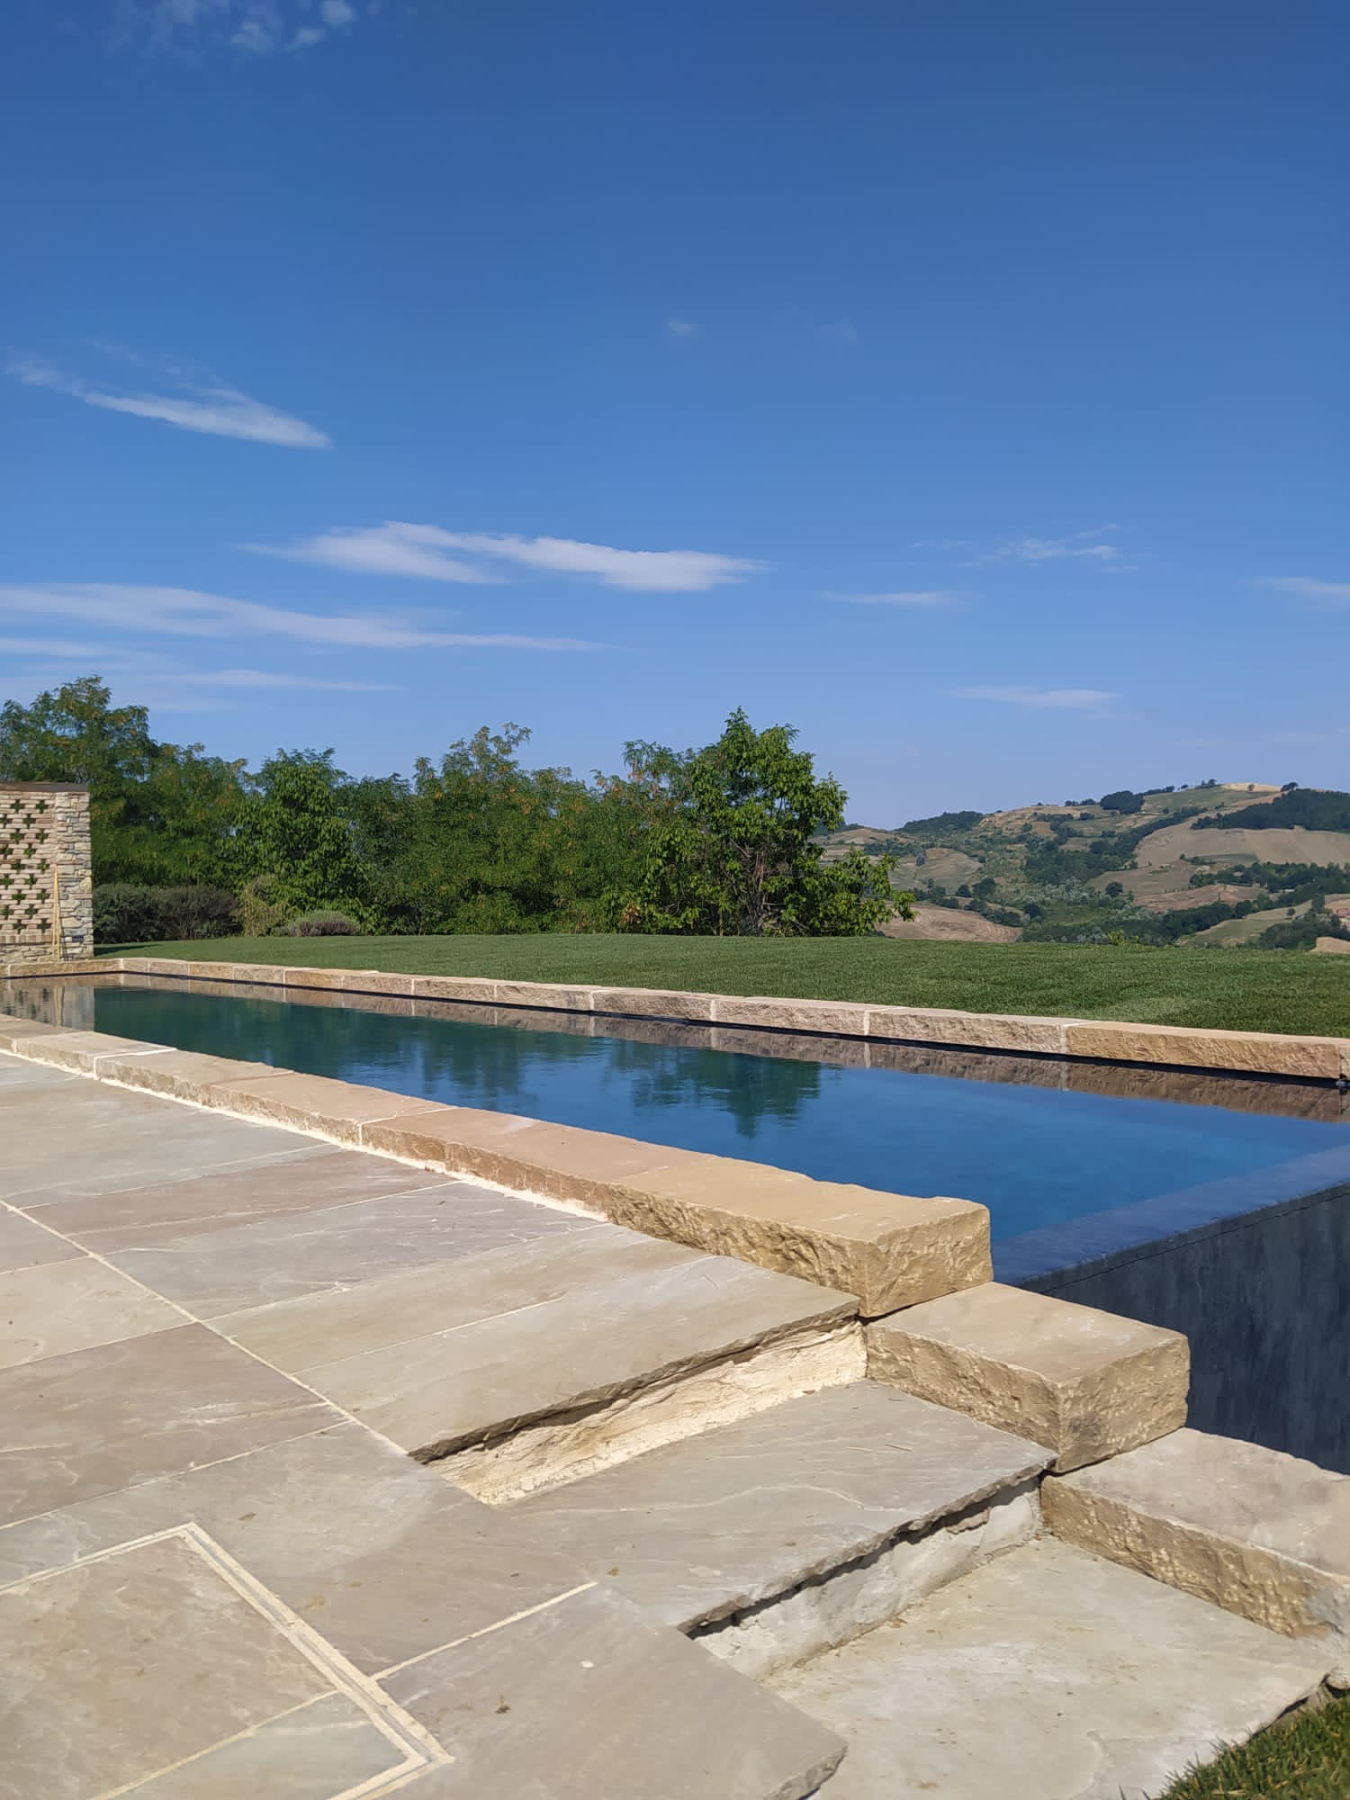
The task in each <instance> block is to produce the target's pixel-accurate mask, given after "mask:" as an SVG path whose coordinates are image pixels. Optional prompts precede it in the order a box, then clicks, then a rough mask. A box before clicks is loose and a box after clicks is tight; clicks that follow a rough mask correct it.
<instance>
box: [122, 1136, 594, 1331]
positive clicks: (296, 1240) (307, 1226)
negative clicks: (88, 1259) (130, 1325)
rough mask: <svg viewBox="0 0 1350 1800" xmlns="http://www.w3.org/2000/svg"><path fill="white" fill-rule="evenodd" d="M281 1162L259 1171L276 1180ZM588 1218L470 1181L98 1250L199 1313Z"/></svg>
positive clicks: (263, 1178) (283, 1296) (260, 1302)
mask: <svg viewBox="0 0 1350 1800" xmlns="http://www.w3.org/2000/svg"><path fill="white" fill-rule="evenodd" d="M288 1177H289V1170H286V1171H285V1172H284V1173H282V1174H277V1175H273V1174H271V1173H270V1172H260V1173H259V1175H258V1179H259V1181H260V1182H261V1183H264V1184H266V1183H269V1182H271V1181H277V1182H282V1181H285V1180H286V1179H287V1178H288ZM588 1223H589V1221H587V1220H585V1219H583V1218H580V1217H579V1216H577V1215H575V1214H572V1213H565V1212H558V1211H553V1210H551V1209H549V1208H546V1207H541V1206H537V1205H535V1204H534V1203H532V1202H531V1201H528V1200H518V1199H513V1198H512V1197H511V1196H510V1195H507V1194H498V1193H493V1192H491V1191H489V1190H487V1189H484V1188H481V1187H478V1186H475V1185H474V1184H472V1183H470V1182H455V1181H444V1182H440V1183H438V1184H432V1185H430V1186H422V1187H418V1188H415V1189H414V1191H413V1192H411V1193H394V1194H385V1195H381V1196H379V1197H378V1198H376V1199H373V1200H348V1201H346V1202H344V1203H342V1204H340V1205H337V1206H315V1207H309V1208H306V1209H304V1210H303V1211H295V1212H285V1213H274V1214H272V1215H271V1216H270V1217H267V1218H259V1219H253V1220H250V1221H249V1222H248V1223H246V1224H243V1225H234V1226H230V1227H228V1228H227V1229H225V1230H223V1231H206V1232H199V1233H191V1232H190V1233H188V1234H185V1235H183V1236H181V1237H162V1238H160V1239H159V1241H158V1242H157V1243H155V1244H153V1245H152V1246H151V1247H149V1248H147V1249H136V1248H126V1247H117V1248H110V1249H105V1251H104V1254H105V1255H106V1256H107V1257H108V1260H109V1261H110V1262H111V1263H113V1264H114V1266H115V1267H117V1268H119V1269H123V1270H125V1271H126V1272H127V1273H128V1274H131V1275H134V1276H135V1277H136V1278H137V1280H138V1281H143V1282H145V1283H146V1285H147V1286H149V1287H152V1288H154V1289H155V1290H156V1292H158V1293H161V1294H165V1295H167V1296H168V1298H169V1299H171V1300H174V1301H176V1302H177V1304H178V1305H180V1306H182V1307H185V1308H186V1309H187V1310H188V1311H189V1312H191V1313H194V1314H195V1315H196V1316H197V1317H199V1318H205V1319H209V1318H215V1317H217V1316H219V1315H220V1314H222V1313H229V1312H238V1311H241V1310H242V1309H244V1308H245V1307H251V1306H264V1305H267V1304H269V1303H271V1302H274V1301H279V1300H291V1299H296V1298H298V1297H300V1296H302V1295H306V1294H315V1293H321V1292H325V1291H331V1290H333V1289H337V1288H342V1287H349V1286H351V1285H352V1284H353V1283H358V1282H363V1281H368V1280H371V1279H373V1278H375V1277H378V1276H381V1275H390V1274H394V1273H397V1272H398V1271H399V1270H401V1269H415V1268H421V1267H425V1266H426V1265H427V1264H428V1263H436V1262H450V1261H456V1260H458V1259H460V1258H463V1257H472V1256H474V1255H476V1254H479V1253H481V1252H483V1251H485V1250H496V1249H500V1248H501V1247H502V1246H504V1245H509V1244H525V1243H529V1242H530V1241H532V1240H533V1239H536V1238H539V1237H544V1236H549V1235H565V1234H567V1233H569V1232H571V1231H575V1230H576V1229H577V1227H578V1226H584V1225H586V1224H588Z"/></svg>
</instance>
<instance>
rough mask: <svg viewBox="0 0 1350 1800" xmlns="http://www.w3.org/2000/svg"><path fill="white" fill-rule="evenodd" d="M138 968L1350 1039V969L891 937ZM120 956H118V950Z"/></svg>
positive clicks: (403, 943) (1297, 961) (268, 952)
mask: <svg viewBox="0 0 1350 1800" xmlns="http://www.w3.org/2000/svg"><path fill="white" fill-rule="evenodd" d="M118 950H120V952H121V953H122V954H127V955H130V954H136V955H145V956H172V957H188V958H196V959H208V958H209V959H210V960H212V961H215V960H220V961H224V962H252V963H296V964H307V965H310V966H313V967H319V968H350V969H386V970H389V971H391V972H396V973H411V974H422V975H481V976H486V977H489V978H495V979H497V980H502V981H507V980H519V981H557V982H574V983H578V984H581V985H586V986H597V987H602V986H616V987H659V988H692V989H697V990H701V991H703V992H708V993H720V994H768V995H776V996H779V997H782V998H793V999H802V998H810V999H820V1000H855V1001H866V1002H870V1003H871V1004H873V1005H878V1006H880V1005H888V1004H889V1005H899V1006H939V1007H941V1006H951V1007H959V1008H961V1009H963V1010H965V1011H970V1012H1010V1013H1040V1014H1061V1015H1067V1016H1068V1017H1071V1018H1094V1019H1132V1020H1137V1021H1139V1022H1141V1023H1146V1024H1155V1023H1156V1024H1165V1025H1196V1026H1202V1027H1210V1028H1221V1029H1229V1030H1234V1031H1283V1032H1302V1033H1311V1034H1314V1035H1329V1036H1332V1037H1342V1036H1350V957H1345V958H1337V957H1331V956H1326V957H1323V956H1308V955H1297V954H1295V953H1293V952H1275V951H1259V950H1245V951H1244V950H1223V951H1186V950H1154V949H1143V948H1134V947H1130V948H1114V947H1098V946H1093V945H1086V944H944V943H924V942H922V941H920V942H914V941H909V942H906V941H903V940H895V939H891V938H879V937H866V938H795V939H785V938H772V939H769V938H678V937H641V936H633V937H624V936H601V935H596V936H583V935H576V936H573V935H562V934H558V935H552V934H547V935H539V936H530V935H526V936H513V937H469V936H464V937H386V938H380V937H369V938H228V939H211V940H207V941H202V942H196V943H187V944H140V945H124V946H119V947H118ZM111 953H113V954H116V953H117V951H112V952H111Z"/></svg>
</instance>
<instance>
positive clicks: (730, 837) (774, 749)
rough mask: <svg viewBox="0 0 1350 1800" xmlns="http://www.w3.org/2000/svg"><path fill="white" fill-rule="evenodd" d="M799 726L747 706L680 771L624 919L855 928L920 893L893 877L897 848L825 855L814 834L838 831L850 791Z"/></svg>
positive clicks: (739, 928)
mask: <svg viewBox="0 0 1350 1800" xmlns="http://www.w3.org/2000/svg"><path fill="white" fill-rule="evenodd" d="M795 738H796V733H795V731H794V730H793V729H792V728H791V727H790V726H786V725H773V726H770V727H769V728H768V729H767V730H765V731H759V732H757V731H755V729H754V728H753V727H752V725H751V724H750V721H749V719H748V718H747V717H746V715H745V713H744V711H742V710H740V709H738V710H737V711H736V712H734V713H732V715H731V716H730V718H729V719H728V720H727V723H726V729H725V730H724V731H723V733H722V736H721V737H720V738H719V739H718V740H717V742H716V743H715V744H710V745H708V746H707V748H706V749H704V750H700V751H699V752H698V753H697V755H695V756H694V757H692V758H691V759H690V760H689V762H688V763H687V765H686V766H685V767H684V769H683V770H682V771H681V785H682V787H683V789H684V793H683V804H680V805H678V806H677V807H676V808H675V809H674V810H672V811H671V812H670V814H669V815H668V816H666V817H664V818H661V819H658V820H657V821H656V822H655V823H654V824H653V825H652V826H651V827H650V830H649V833H648V836H647V843H646V848H647V857H646V867H645V870H644V872H643V876H642V880H641V882H640V884H639V886H638V889H637V891H636V892H635V893H634V894H633V895H632V896H631V897H630V899H629V901H628V904H627V906H626V908H625V909H624V913H623V920H622V922H623V923H624V924H625V926H626V927H627V928H628V929H630V930H639V931H657V932H689V933H700V934H707V935H711V936H717V937H723V936H746V937H769V936H773V937H778V936H782V937H792V936H822V937H823V936H856V935H859V934H862V933H865V932H868V931H872V930H874V929H875V928H876V926H877V925H879V924H880V923H881V922H882V921H883V920H884V919H887V918H890V917H891V916H892V915H893V914H895V913H896V912H900V913H901V914H902V915H903V916H905V917H908V916H910V912H909V908H910V905H911V903H912V901H913V895H912V894H896V893H894V892H893V891H892V889H891V885H890V876H891V872H892V870H893V868H894V866H895V858H894V857H891V856H880V857H876V858H869V857H866V856H864V855H863V854H862V852H861V851H860V850H858V849H857V848H856V847H854V848H852V849H850V850H849V852H848V853H847V855H845V856H844V857H843V858H841V859H840V860H838V861H835V862H830V863H827V862H825V861H824V860H823V850H822V846H821V845H820V844H819V843H816V842H814V841H813V839H814V837H815V835H816V834H817V833H822V832H831V831H837V830H838V829H839V828H840V825H841V824H842V821H843V818H844V803H845V798H846V796H845V794H844V792H843V789H842V788H841V787H840V786H839V783H838V782H837V781H835V780H834V779H833V777H830V776H826V777H824V778H823V779H818V778H817V776H816V774H815V767H814V762H813V759H812V757H811V756H810V754H809V753H808V752H806V751H802V750H795V749H794V748H793V743H794V740H795Z"/></svg>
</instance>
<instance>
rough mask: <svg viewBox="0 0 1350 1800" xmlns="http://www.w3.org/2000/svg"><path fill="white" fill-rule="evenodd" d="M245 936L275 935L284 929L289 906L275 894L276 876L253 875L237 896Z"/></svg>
mask: <svg viewBox="0 0 1350 1800" xmlns="http://www.w3.org/2000/svg"><path fill="white" fill-rule="evenodd" d="M239 909H240V911H241V912H242V913H243V916H244V936H245V937H275V936H276V935H277V933H278V932H280V931H282V930H284V928H285V925H286V915H287V913H288V912H289V910H290V909H289V908H288V907H287V906H286V904H285V902H284V901H283V900H281V899H279V898H278V896H277V882H276V877H275V876H272V875H255V876H254V877H253V880H252V881H248V882H245V883H244V888H243V892H242V893H241V894H240V896H239Z"/></svg>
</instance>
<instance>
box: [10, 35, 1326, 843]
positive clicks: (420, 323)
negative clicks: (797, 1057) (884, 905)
mask: <svg viewBox="0 0 1350 1800" xmlns="http://www.w3.org/2000/svg"><path fill="white" fill-rule="evenodd" d="M0 31H2V34H3V40H4V41H3V55H0V65H3V73H2V74H0V84H3V85H2V87H0V158H3V166H4V167H5V169H6V171H7V179H6V181H5V183H4V186H3V193H2V194H0V241H3V243H4V246H5V261H6V266H7V278H6V280H5V281H4V283H3V287H2V288H0V350H3V355H4V359H5V361H4V367H5V374H4V376H3V378H2V379H0V399H2V400H3V407H4V429H3V448H2V449H0V455H2V456H3V466H2V467H0V513H2V515H3V532H2V533H0V693H3V694H4V695H6V696H17V697H19V698H23V699H26V698H29V697H31V695H32V694H33V693H35V692H36V691H37V690H38V689H39V688H40V687H41V686H44V685H49V684H51V683H53V682H55V681H57V680H60V679H62V678H63V677H64V676H67V675H70V674H75V673H86V672H91V671H99V672H102V673H104V674H105V675H106V676H107V677H108V679H109V680H110V681H111V682H112V685H113V688H114V692H115V694H116V696H117V698H118V699H119V700H122V701H128V700H143V701H145V702H147V703H148V704H149V705H150V707H151V710H152V725H153V728H154V729H155V730H156V731H157V733H158V734H159V735H161V736H164V737H169V738H172V739H174V740H175V741H186V740H191V739H202V740H204V741H205V742H206V743H207V745H208V747H210V748H212V749H216V750H219V751H221V752H223V753H228V754H245V755H248V756H250V757H252V758H255V759H256V758H257V757H259V756H261V755H264V754H266V753H267V752H268V751H269V750H271V749H273V748H275V747H276V746H277V745H279V744H285V745H288V746H289V745H317V746H321V747H322V746H326V745H330V744H331V745H333V746H334V747H335V749H336V751H337V754H338V759H339V761H340V763H341V764H342V765H343V766H344V767H346V768H348V769H351V770H353V771H354V772H368V771H369V772H383V771H387V770H389V769H392V768H403V769H407V768H408V767H409V766H410V764H411V761H412V759H413V757H414V756H415V755H418V754H423V753H425V754H432V755H435V754H437V753H438V752H439V751H440V750H441V749H443V748H444V747H445V745H446V744H448V743H449V742H450V741H451V740H452V739H454V738H457V737H459V736H461V735H464V734H467V733H468V732H470V731H472V730H473V729H474V728H475V727H476V726H477V725H478V724H480V723H484V722H490V723H500V722H502V721H504V720H507V719H510V720H515V721H518V722H521V723H524V724H527V725H530V726H531V727H532V728H533V730H534V733H535V737H534V742H533V745H532V752H533V754H534V755H535V757H536V758H537V760H539V761H541V762H559V763H566V764H569V765H571V766H572V767H574V768H576V769H578V770H582V771H585V770H590V769H592V768H597V767H598V768H606V769H608V768H614V767H617V766H618V763H619V759H620V746H621V744H622V742H623V741H624V740H625V739H626V738H630V737H646V738H655V739H658V740H663V741H667V742H672V743H675V744H678V745H684V744H688V743H694V742H704V741H706V740H707V739H708V738H709V737H711V736H713V735H715V733H716V731H717V729H718V727H719V724H720V721H721V719H722V718H723V717H724V716H725V714H726V713H727V712H728V711H729V710H730V709H731V708H732V707H734V706H736V705H738V704H743V705H744V706H745V707H746V708H747V710H748V711H749V712H750V715H751V717H752V718H753V719H754V720H755V721H756V722H757V723H761V724H767V723H771V722H779V721H784V720H786V721H789V722H791V723H793V724H795V725H797V726H798V727H799V728H800V730H801V733H802V741H803V742H804V743H805V744H806V745H807V746H809V747H810V748H812V749H813V750H815V751H816V752H817V755H818V758H819V761H820V763H821V764H822V765H823V766H826V767H829V768H831V769H832V770H833V771H834V772H835V773H836V774H837V775H838V776H839V777H840V778H841V779H842V780H843V781H844V783H845V785H846V786H847V788H848V789H849V791H850V796H851V799H850V806H849V812H850V815H851V816H852V817H855V818H859V819H865V820H868V821H870V822H873V823H879V824H894V823H897V822H899V821H901V820H903V819H905V818H908V817H911V816H913V815H915V814H918V813H926V812H929V811H932V810H936V809H938V808H942V807H947V806H980V807H993V806H996V805H1006V804H1016V803H1020V802H1025V801H1028V800H1037V799H1043V800H1062V799H1065V798H1068V797H1073V798H1077V797H1080V796H1081V795H1084V794H1088V793H1096V792H1098V791H1100V790H1102V789H1105V788H1110V787H1115V786H1120V785H1122V784H1125V783H1129V784H1140V785H1145V784H1149V785H1151V784H1162V783H1166V782H1181V781H1185V780H1188V779H1200V778H1203V777H1206V776H1208V775H1211V774H1213V775H1216V776H1219V777H1220V778H1232V779H1241V780H1256V779H1262V780H1275V781H1283V780H1294V779H1297V780H1301V781H1304V782H1318V783H1321V784H1323V785H1344V786H1350V714H1348V713H1347V708H1346V704H1345V692H1346V682H1347V673H1348V672H1350V671H1348V664H1350V542H1348V541H1347V528H1346V519H1347V512H1346V493H1347V474H1348V473H1350V469H1348V467H1347V465H1348V463H1350V456H1348V454H1347V435H1346V421H1347V414H1348V412H1350V408H1348V407H1347V400H1348V399H1350V360H1348V359H1347V336H1346V311H1345V296H1346V291H1347V277H1348V276H1350V255H1348V254H1347V229H1346V228H1347V202H1346V193H1345V180H1346V170H1347V166H1350V118H1348V115H1347V109H1346V107H1345V104H1344V71H1345V68H1346V57H1347V52H1348V51H1350V13H1347V11H1346V9H1345V7H1344V6H1343V5H1342V4H1341V3H1340V0H1327V3H1326V4H1303V3H1301V0H1290V3H1289V4H1287V5H1284V6H1280V7H1273V6H1271V5H1269V4H1268V3H1267V0H1261V3H1260V4H1251V3H1248V0H1222V3H1220V0H1188V4H1185V5H1177V4H1176V0H1166V3H1156V0H1130V3H1128V4H1126V3H1125V0H1104V3H1103V4H1100V5H1094V6H1084V5H1082V4H1081V0H1071V3H1070V0H1033V3H1032V4H1029V5H1022V6H1009V5H1007V4H1006V3H1005V0H989V3H988V4H976V3H974V0H968V3H961V0H956V3H954V4H951V5H942V6H933V5H925V6H920V5H915V4H909V3H908V0H900V3H899V4H897V3H896V0H876V3H875V4H874V3H871V0H866V3H862V0H837V3H836V4H832V5H829V6H823V5H821V4H819V0H813V3H811V4H802V3H799V0H746V3H744V4H740V3H737V0H732V3H731V4H728V3H727V0H719V3H718V4H712V3H708V0H685V3H684V4H682V5H681V6H678V7H674V6H667V7H656V6H649V5H634V4H633V3H632V0H622V3H618V0H616V3H613V4H609V3H605V4H601V3H596V0H573V3H572V4H570V5H567V6H559V5H557V4H556V3H554V0H493V3H492V4H484V3H483V0H479V3H478V4H476V5H467V4H459V3H458V0H434V3H433V0H424V3H423V4H421V5H406V4H403V3H402V0H382V3H381V4H379V5H378V6H377V5H376V4H375V3H374V0H11V3H10V6H9V8H8V9H7V11H6V20H5V23H4V26H3V28H0Z"/></svg>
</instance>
